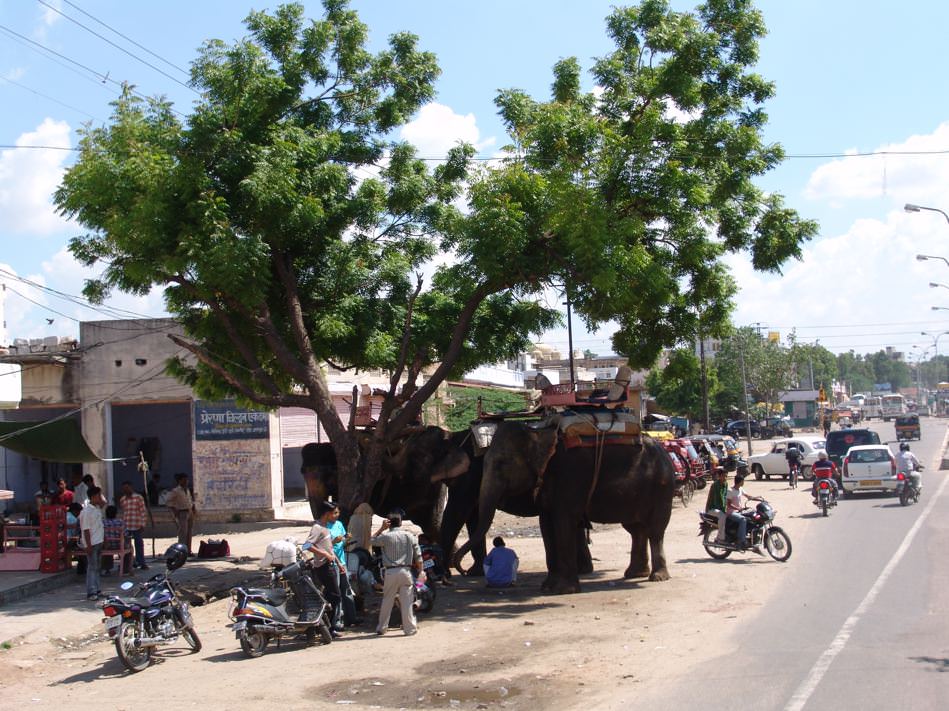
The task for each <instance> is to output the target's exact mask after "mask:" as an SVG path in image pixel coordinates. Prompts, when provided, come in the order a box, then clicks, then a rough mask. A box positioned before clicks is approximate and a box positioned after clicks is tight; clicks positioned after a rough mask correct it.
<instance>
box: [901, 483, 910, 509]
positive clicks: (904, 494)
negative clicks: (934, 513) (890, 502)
mask: <svg viewBox="0 0 949 711" xmlns="http://www.w3.org/2000/svg"><path fill="white" fill-rule="evenodd" d="M908 505H909V487H906V486H904V487H903V488H902V489H900V506H908Z"/></svg>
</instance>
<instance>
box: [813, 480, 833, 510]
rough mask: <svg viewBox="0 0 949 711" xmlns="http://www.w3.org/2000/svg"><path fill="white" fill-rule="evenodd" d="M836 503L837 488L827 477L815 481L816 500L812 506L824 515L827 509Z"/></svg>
mask: <svg viewBox="0 0 949 711" xmlns="http://www.w3.org/2000/svg"><path fill="white" fill-rule="evenodd" d="M836 505H837V489H836V487H835V486H834V485H833V484H831V483H830V480H828V479H819V480H818V482H817V500H816V501H815V502H814V506H816V507H817V508H819V509H820V510H821V513H822V514H823V515H824V516H826V515H827V514H828V511H829V510H830V509H832V508H833V507H834V506H836Z"/></svg>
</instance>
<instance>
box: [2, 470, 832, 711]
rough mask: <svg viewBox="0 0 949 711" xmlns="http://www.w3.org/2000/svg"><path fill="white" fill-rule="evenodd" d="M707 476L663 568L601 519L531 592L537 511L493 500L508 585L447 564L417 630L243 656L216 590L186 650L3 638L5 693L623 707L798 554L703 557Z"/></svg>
mask: <svg viewBox="0 0 949 711" xmlns="http://www.w3.org/2000/svg"><path fill="white" fill-rule="evenodd" d="M746 489H747V490H748V491H749V493H752V494H756V495H762V496H764V497H765V498H767V499H768V500H769V501H770V502H771V503H772V504H773V505H774V506H775V508H776V509H777V510H778V515H777V524H778V525H779V526H782V527H783V528H784V529H785V530H786V531H787V532H788V534H789V535H790V537H791V541H792V543H793V544H799V543H800V542H802V541H803V540H804V538H805V537H807V536H809V535H811V530H812V528H814V527H812V525H811V524H812V523H813V522H814V521H813V518H814V516H815V509H814V508H813V507H812V505H811V503H810V497H809V496H807V494H806V493H805V491H806V490H808V489H809V487H808V486H807V485H806V484H805V485H803V486H802V487H801V488H800V489H798V490H796V491H791V490H789V489H788V488H787V487H786V485H785V484H784V483H783V482H779V481H771V482H768V481H761V482H757V481H750V482H749V483H748V485H747V486H746ZM706 492H707V489H705V490H702V491H699V492H697V493H696V496H695V498H694V500H693V501H692V503H691V504H690V506H689V507H688V508H683V507H682V505H681V503H678V502H677V503H676V504H675V506H674V508H673V516H672V521H671V523H670V525H669V529H668V531H667V534H666V542H665V548H666V556H667V559H668V561H669V569H670V573H671V575H672V579H671V580H669V581H667V582H661V583H651V582H648V581H646V580H623V578H622V574H623V570H624V569H625V567H626V566H627V564H628V562H629V536H628V534H627V533H626V532H625V531H624V530H623V529H622V528H621V527H619V526H595V529H594V533H593V545H592V552H593V556H594V565H595V567H596V572H595V573H594V574H592V575H590V576H587V577H585V578H584V579H583V580H582V585H583V592H581V593H580V594H577V595H568V596H550V595H545V594H541V593H540V590H539V587H540V583H541V581H542V579H543V577H544V563H543V560H544V556H543V545H542V541H541V539H540V536H539V531H538V528H537V521H536V519H515V518H513V517H509V516H504V515H501V516H499V517H498V519H497V520H496V521H495V526H494V531H495V532H497V533H500V534H501V535H504V536H505V537H506V539H507V540H508V545H509V546H511V547H512V548H513V549H514V550H515V551H516V552H517V553H518V555H519V557H520V559H521V575H520V579H519V582H518V584H517V586H516V587H515V588H512V589H509V590H504V591H497V590H488V589H486V588H485V587H484V584H483V581H482V580H480V579H474V578H459V577H458V576H456V577H455V581H456V585H455V586H453V587H439V588H438V591H437V593H438V598H437V601H436V604H435V610H434V611H433V612H432V613H429V614H428V615H424V616H421V619H420V629H419V634H418V635H416V636H414V637H404V636H403V635H402V634H401V630H397V629H391V630H390V631H389V633H388V635H387V636H385V637H383V638H379V637H377V636H376V635H375V634H373V626H374V622H375V619H374V615H367V620H366V624H365V625H363V626H362V627H360V628H357V630H356V631H352V632H348V633H347V634H346V635H345V636H344V638H342V639H340V640H337V641H334V642H333V643H332V644H330V645H328V646H318V647H313V648H305V647H303V646H301V645H300V644H299V643H296V642H284V644H283V645H282V646H281V647H280V648H279V649H278V648H276V647H274V646H271V647H268V649H267V652H266V653H265V654H264V656H263V657H261V658H259V659H246V658H245V657H244V656H243V654H242V653H241V651H240V648H239V645H238V643H237V640H236V639H234V636H233V633H232V632H231V631H230V629H229V628H228V626H227V625H228V623H229V620H228V618H227V612H228V601H227V600H218V601H214V602H210V603H208V604H205V605H203V606H200V607H196V608H194V613H195V621H196V626H197V630H198V632H199V633H200V636H201V638H202V640H203V642H204V648H203V649H202V651H201V652H199V653H198V654H190V653H189V651H188V650H187V648H186V647H185V646H184V645H183V643H182V644H180V645H175V646H173V647H167V648H163V649H162V650H161V651H160V652H159V654H158V655H157V656H158V661H157V663H156V664H154V665H153V666H151V667H150V668H148V669H146V670H145V671H144V672H142V673H139V674H135V675H130V674H128V673H127V672H125V671H124V668H123V667H122V666H121V664H120V663H119V661H118V660H117V658H116V656H115V651H114V648H113V647H112V646H111V644H110V643H109V642H108V641H106V640H104V639H103V638H102V637H99V636H95V635H97V633H99V632H100V631H101V627H100V625H98V624H94V625H92V626H90V628H89V629H88V630H86V631H85V632H84V633H83V634H79V635H75V636H72V637H69V638H59V637H56V636H52V637H51V638H50V639H41V640H36V639H33V640H32V641H29V642H25V643H22V644H15V645H13V647H12V648H11V649H7V650H0V706H2V707H3V708H17V709H22V708H31V707H46V708H52V707H53V706H59V707H64V706H65V705H67V704H68V706H69V707H70V709H87V708H88V709H91V708H97V709H103V708H115V709H126V708H128V709H130V708H133V707H138V706H140V705H141V704H142V703H143V701H147V702H148V703H149V705H151V704H152V703H154V704H160V705H161V706H163V707H165V708H171V709H177V708H194V707H202V706H203V707H205V708H210V709H216V708H224V707H232V706H235V705H240V706H241V707H245V706H247V705H249V704H251V703H257V704H260V705H261V706H262V707H264V708H271V707H281V708H289V709H303V708H310V709H312V708H321V709H322V708H331V707H333V708H338V707H339V706H353V707H355V708H380V709H399V708H422V709H425V708H432V709H439V708H459V709H483V708H511V709H553V708H558V709H574V708H577V709H579V708H596V709H611V708H617V709H618V708H630V707H631V706H634V705H635V703H634V700H635V699H636V698H637V697H639V696H641V695H643V694H644V693H648V694H649V695H652V693H655V692H657V691H659V690H661V689H662V687H663V685H667V684H673V683H676V680H677V679H681V678H682V675H683V674H684V673H685V670H687V669H689V668H691V667H698V666H699V665H701V664H702V662H703V661H705V660H708V659H711V658H713V657H717V656H719V655H721V654H723V653H727V652H728V650H729V649H730V648H731V645H732V644H733V638H732V637H731V636H730V635H732V634H735V633H736V632H737V631H740V629H741V627H742V622H744V621H747V620H749V619H751V617H752V616H753V615H754V614H755V613H756V611H757V609H758V608H759V606H760V605H761V603H762V602H763V601H764V600H766V599H767V597H768V595H769V594H770V593H771V592H772V591H773V590H775V589H776V587H777V586H778V585H780V584H781V582H782V581H783V580H785V579H786V576H791V575H794V571H795V568H796V567H797V566H798V565H800V564H804V562H803V561H802V559H801V558H800V557H797V556H795V555H793V554H792V556H791V559H790V560H789V561H788V562H787V563H777V562H775V561H772V560H771V559H770V558H767V557H760V556H758V555H755V554H753V553H752V554H748V555H745V556H738V557H734V556H733V557H732V558H730V559H728V560H726V561H723V562H719V561H714V560H712V559H711V558H710V557H709V556H708V555H707V554H706V553H705V551H704V550H703V548H702V546H701V545H700V539H699V538H698V536H697V532H698V523H697V522H698V517H697V516H696V514H695V511H696V510H699V509H701V508H702V507H703V505H704V501H705V494H706ZM303 531H304V529H301V530H300V533H301V534H302V533H303ZM277 537H279V536H278V535H273V536H272V538H271V540H272V539H273V538H277ZM256 545H259V544H256ZM262 552H263V549H262V548H260V551H259V553H261V554H262ZM736 600H739V601H741V604H740V605H735V604H733V601H736ZM735 639H737V637H736V638H735ZM692 680H693V683H700V681H699V680H698V679H696V678H695V677H694V676H693V677H692Z"/></svg>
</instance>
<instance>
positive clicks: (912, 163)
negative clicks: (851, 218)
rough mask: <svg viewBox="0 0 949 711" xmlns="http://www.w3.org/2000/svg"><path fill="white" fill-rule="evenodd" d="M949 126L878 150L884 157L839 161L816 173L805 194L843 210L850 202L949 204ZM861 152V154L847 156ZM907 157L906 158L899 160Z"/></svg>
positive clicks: (850, 151)
mask: <svg viewBox="0 0 949 711" xmlns="http://www.w3.org/2000/svg"><path fill="white" fill-rule="evenodd" d="M947 148H949V122H946V123H943V124H941V125H940V126H938V127H937V128H936V130H935V131H933V132H932V133H930V134H927V135H917V136H910V137H909V138H907V139H906V140H905V141H903V142H901V143H891V144H885V145H882V146H877V147H876V148H874V149H872V151H864V152H875V153H880V154H884V153H886V154H888V155H873V156H862V157H854V158H839V159H836V160H833V161H831V162H830V163H826V164H824V165H822V166H820V167H819V168H817V170H815V171H814V172H813V173H812V174H811V177H810V180H809V181H808V183H807V187H806V189H805V192H804V194H805V196H806V197H807V198H809V199H811V200H823V201H828V202H830V203H831V204H832V205H834V206H837V207H839V206H841V205H842V201H845V200H854V199H860V200H866V199H876V198H880V197H881V196H886V197H891V198H895V199H897V200H900V201H902V202H917V203H923V204H926V203H927V201H933V202H939V203H942V204H946V203H947V202H949V160H947V156H946V154H945V153H939V152H938V151H946V150H947ZM847 152H848V153H850V154H853V153H856V152H857V151H856V150H855V149H851V150H849V151H847ZM895 154H902V155H895Z"/></svg>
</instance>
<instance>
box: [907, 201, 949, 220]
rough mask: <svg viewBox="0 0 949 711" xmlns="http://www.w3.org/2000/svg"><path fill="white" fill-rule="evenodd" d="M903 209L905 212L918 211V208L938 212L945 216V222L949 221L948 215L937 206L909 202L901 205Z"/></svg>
mask: <svg viewBox="0 0 949 711" xmlns="http://www.w3.org/2000/svg"><path fill="white" fill-rule="evenodd" d="M903 209H904V210H906V212H919V211H920V210H929V211H930V212H938V213H939V214H940V215H942V216H943V217H945V218H946V222H949V215H947V214H946V213H945V212H943V211H942V210H940V209H939V208H938V207H926V206H925V205H914V204H913V203H911V202H908V203H906V204H905V205H903Z"/></svg>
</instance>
